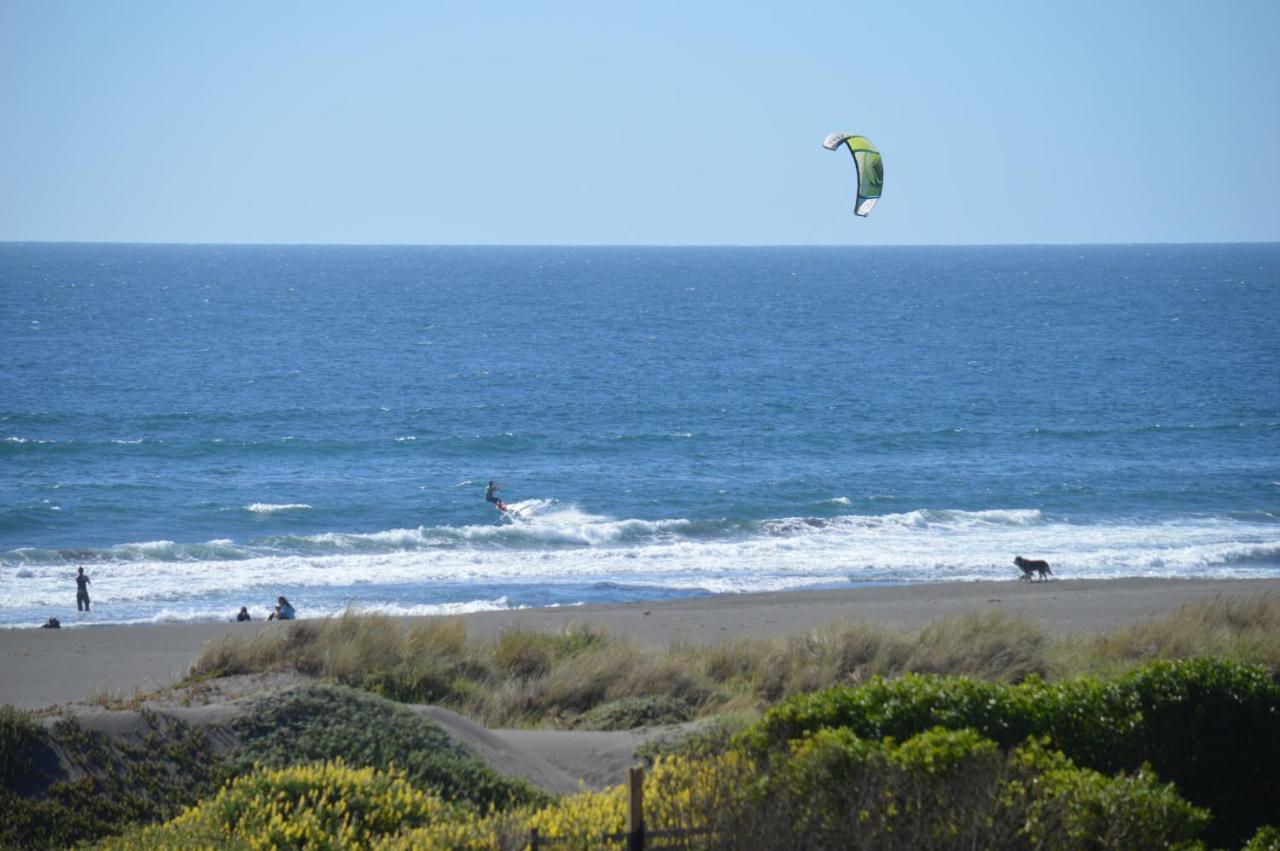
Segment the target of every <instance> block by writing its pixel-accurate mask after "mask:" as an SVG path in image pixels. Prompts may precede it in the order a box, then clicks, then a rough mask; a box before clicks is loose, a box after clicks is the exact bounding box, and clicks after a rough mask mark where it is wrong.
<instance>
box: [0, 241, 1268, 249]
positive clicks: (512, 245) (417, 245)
mask: <svg viewBox="0 0 1280 851" xmlns="http://www.w3.org/2000/svg"><path fill="white" fill-rule="evenodd" d="M1278 244H1280V239H1277V240H1220V241H1212V242H1193V241H1192V242H1159V241H1156V242H1146V241H1116V242H902V243H896V242H884V243H844V244H841V243H822V242H779V243H732V242H720V243H715V242H708V243H691V242H690V243H683V242H681V243H676V242H671V243H662V242H580V243H575V242H180V241H126V240H92V239H0V246H15V245H86V246H96V245H103V246H107V245H116V246H154V247H173V248H182V247H186V248H742V249H751V248H762V249H765V248H767V249H773V248H1073V247H1074V248H1090V247H1120V246H1124V247H1138V246H1207V245H1278Z"/></svg>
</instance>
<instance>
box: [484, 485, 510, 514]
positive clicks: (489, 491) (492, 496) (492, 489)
mask: <svg viewBox="0 0 1280 851" xmlns="http://www.w3.org/2000/svg"><path fill="white" fill-rule="evenodd" d="M504 487H506V485H499V484H494V482H493V480H492V479H490V480H489V487H487V488H485V489H484V498H485V501H486V502H492V503H493V504H494V505H496V506H498V510H499V511H506V510H507V504H506V503H505V502H503V501H502V500H500V499H498V491H500V490H502V489H503V488H504Z"/></svg>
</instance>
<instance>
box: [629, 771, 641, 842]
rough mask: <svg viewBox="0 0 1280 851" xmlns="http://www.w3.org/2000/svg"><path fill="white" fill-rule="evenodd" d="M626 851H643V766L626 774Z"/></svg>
mask: <svg viewBox="0 0 1280 851" xmlns="http://www.w3.org/2000/svg"><path fill="white" fill-rule="evenodd" d="M627 787H628V791H629V792H630V793H631V794H630V795H629V796H628V798H627V851H644V766H641V765H637V766H635V767H634V768H631V769H629V770H628V772H627Z"/></svg>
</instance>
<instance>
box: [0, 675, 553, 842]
mask: <svg viewBox="0 0 1280 851" xmlns="http://www.w3.org/2000/svg"><path fill="white" fill-rule="evenodd" d="M143 718H144V719H145V720H146V722H147V732H146V733H145V734H144V735H143V736H141V738H140V740H139V741H137V742H130V741H122V740H118V739H110V738H108V737H107V736H105V735H103V734H101V733H96V732H91V731H88V730H85V729H84V728H83V727H81V726H80V724H79V723H77V722H76V721H74V720H71V719H64V720H60V721H58V722H57V723H55V724H53V725H52V727H51V728H50V729H48V730H46V729H44V728H43V727H42V726H41V725H40V724H38V723H37V722H35V721H34V720H33V719H32V718H31V717H30V716H29V715H27V714H26V713H22V712H19V711H17V710H13V709H12V708H6V709H5V710H3V711H0V755H3V760H4V763H3V764H5V765H13V766H19V767H21V768H22V770H23V776H21V777H16V776H14V775H10V777H9V779H8V780H7V781H6V782H4V783H3V784H2V785H0V847H3V848H64V847H67V846H69V845H72V844H75V843H76V842H80V841H84V840H91V839H96V838H100V837H104V836H108V835H111V834H116V833H119V832H120V831H121V830H124V829H125V828H126V827H127V826H128V825H130V824H133V823H139V822H142V823H148V822H155V821H158V820H163V819H168V818H171V817H172V816H174V815H176V814H177V813H178V812H180V811H181V810H182V809H183V808H184V807H187V806H190V805H192V804H195V803H197V802H198V801H199V800H200V799H201V798H202V797H205V796H207V795H209V794H211V793H213V792H214V791H215V790H217V789H218V787H219V786H220V785H222V784H223V782H224V781H226V780H227V779H228V778H233V777H241V776H244V775H246V774H249V773H252V772H253V771H254V770H255V769H256V768H257V767H258V766H259V765H261V766H263V767H264V768H263V770H271V769H277V768H279V769H284V768H295V767H297V766H301V765H310V764H314V763H321V762H326V761H333V760H341V761H343V763H344V765H345V766H348V767H351V768H353V769H363V768H370V769H378V770H379V771H391V770H392V769H393V768H394V769H395V770H396V771H397V772H399V775H400V776H402V777H403V778H404V781H405V782H406V783H411V784H412V786H413V788H415V789H421V790H425V791H429V792H430V793H431V794H432V795H435V796H437V797H439V798H440V799H442V800H445V801H451V802H457V803H458V804H460V805H465V806H471V807H475V808H477V809H483V808H490V807H492V808H496V809H498V810H500V809H503V808H508V807H512V806H515V805H527V804H533V803H538V802H543V801H545V800H547V796H546V795H545V794H543V793H542V792H540V791H538V790H537V789H535V788H533V787H532V786H531V785H530V784H528V783H527V782H525V781H523V780H520V779H516V778H509V777H505V776H503V775H501V774H499V773H497V772H495V771H494V770H493V769H491V768H490V767H489V766H488V765H487V764H485V763H484V762H482V761H481V760H479V759H478V758H476V757H475V756H473V755H471V754H470V753H469V752H467V751H466V750H464V749H463V748H461V747H459V746H458V745H457V744H456V743H454V742H453V740H452V739H450V738H449V736H448V734H446V733H445V732H444V730H443V729H441V728H440V727H439V725H437V724H436V723H435V722H433V721H431V720H430V719H429V718H425V717H423V716H421V715H419V714H417V713H416V712H414V711H413V710H411V709H408V708H406V707H404V706H401V705H399V704H397V703H394V702H392V701H389V700H387V699H385V698H380V697H377V696H375V695H371V694H368V693H366V692H359V691H356V690H354V689H350V688H344V687H341V686H332V685H324V684H315V685H310V686H305V687H302V688H298V689H293V690H290V691H287V692H284V693H283V694H275V695H271V696H268V697H266V698H264V699H262V700H260V701H258V702H256V703H254V704H252V705H250V706H249V707H248V710H247V711H246V712H245V713H244V714H243V715H241V716H240V717H239V718H237V719H236V720H235V721H233V722H232V723H231V725H230V731H231V732H232V733H234V735H235V738H236V740H237V741H238V742H239V743H240V746H239V747H237V748H234V749H232V750H230V751H227V752H225V753H216V752H214V751H213V750H212V749H211V748H210V747H209V745H208V740H209V739H208V734H209V732H210V731H208V730H200V729H196V728H193V727H191V726H189V725H186V724H183V723H182V722H180V721H174V720H172V719H169V718H168V717H166V716H160V715H154V714H151V713H145V712H144V713H143ZM57 753H61V754H62V755H63V757H64V759H65V761H66V762H67V763H69V764H70V766H71V769H72V777H71V778H69V779H68V778H61V777H58V776H57V772H56V761H57V756H56V754H57ZM33 773H34V775H38V776H33ZM326 824H327V822H326ZM169 847H172V846H169Z"/></svg>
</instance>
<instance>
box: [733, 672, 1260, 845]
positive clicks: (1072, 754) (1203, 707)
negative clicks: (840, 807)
mask: <svg viewBox="0 0 1280 851" xmlns="http://www.w3.org/2000/svg"><path fill="white" fill-rule="evenodd" d="M939 725H940V726H943V727H946V728H948V729H953V730H972V731H975V732H976V733H978V734H980V735H982V736H984V737H987V738H989V739H991V740H992V741H995V742H996V743H998V744H999V745H1000V746H1002V747H1005V748H1008V747H1013V746H1016V745H1018V744H1019V743H1021V742H1023V741H1025V740H1027V739H1028V738H1034V737H1046V738H1047V740H1048V741H1051V742H1052V743H1053V746H1054V747H1056V748H1059V749H1060V750H1061V751H1062V752H1063V753H1065V754H1066V755H1067V756H1068V757H1069V758H1071V759H1072V760H1074V761H1075V762H1076V763H1078V764H1080V765H1082V766H1086V767H1088V768H1091V769H1096V770H1098V771H1102V772H1107V773H1111V772H1116V771H1137V770H1140V769H1142V768H1143V767H1144V766H1149V767H1150V768H1151V769H1152V770H1154V772H1155V774H1156V775H1158V776H1159V777H1161V778H1163V779H1165V780H1169V781H1173V782H1174V783H1175V784H1176V785H1177V788H1178V789H1179V790H1180V792H1181V793H1182V794H1183V795H1184V796H1185V797H1186V798H1187V799H1188V800H1190V801H1192V802H1193V803H1195V804H1197V805H1200V806H1203V807H1206V808H1208V809H1210V810H1212V812H1213V814H1214V822H1213V827H1212V829H1211V830H1210V832H1209V834H1208V836H1209V838H1210V839H1211V840H1212V841H1214V842H1218V843H1226V844H1238V843H1239V842H1241V841H1243V840H1244V839H1245V838H1247V837H1248V836H1249V835H1250V834H1251V833H1252V832H1253V831H1254V830H1256V829H1257V828H1258V827H1259V826H1260V825H1263V824H1265V823H1266V821H1267V820H1268V819H1269V818H1273V817H1274V814H1275V813H1277V812H1280V787H1277V786H1276V784H1275V783H1274V782H1272V781H1271V779H1270V778H1274V777H1276V776H1280V685H1277V684H1276V682H1275V680H1274V679H1273V678H1272V677H1271V676H1269V675H1268V674H1267V673H1266V672H1265V671H1264V670H1263V669H1261V668H1258V667H1252V666H1246V665H1241V664H1238V663H1230V662H1219V661H1214V660H1209V659H1197V660H1189V661H1183V662H1154V663H1152V664H1150V665H1148V666H1146V667H1144V668H1140V669H1138V670H1135V671H1132V672H1130V673H1128V674H1125V675H1123V676H1121V677H1119V678H1116V679H1112V680H1096V679H1092V678H1079V679H1074V680H1068V681H1063V682H1059V683H1046V682H1044V681H1042V680H1039V679H1033V680H1028V681H1026V682H1024V683H1021V684H1019V685H1008V684H1002V683H990V682H980V681H976V680H970V679H965V678H949V677H938V676H921V675H912V676H908V677H903V678H900V679H898V680H881V679H877V680H873V681H872V682H870V683H867V684H866V685H863V686H860V687H857V688H837V689H832V690H829V691H825V692H819V693H815V694H811V695H804V696H800V697H796V698H793V699H790V700H788V701H784V702H783V703H782V704H780V705H778V706H777V707H775V708H773V709H772V710H770V711H769V712H768V713H766V715H765V716H764V717H763V718H762V719H761V720H760V722H759V723H758V724H756V725H755V726H753V727H752V728H751V729H750V730H749V731H747V732H745V733H744V734H743V739H742V741H743V743H744V744H745V745H746V746H747V747H749V748H750V749H751V750H752V751H753V752H755V753H757V754H765V753H769V752H771V751H775V750H778V749H783V748H786V747H787V746H788V745H789V743H791V742H793V741H795V740H797V739H799V738H803V737H805V736H808V735H814V734H817V733H819V732H821V731H824V730H830V729H838V730H845V731H848V732H849V733H850V734H852V735H856V736H860V737H865V738H868V739H871V740H879V739H882V738H886V737H888V738H897V739H903V738H906V737H909V736H912V735H916V734H918V733H920V732H923V731H924V730H927V729H929V728H931V727H934V726H939Z"/></svg>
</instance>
